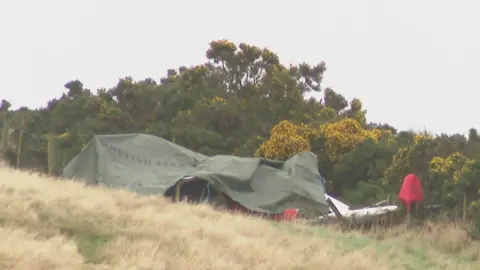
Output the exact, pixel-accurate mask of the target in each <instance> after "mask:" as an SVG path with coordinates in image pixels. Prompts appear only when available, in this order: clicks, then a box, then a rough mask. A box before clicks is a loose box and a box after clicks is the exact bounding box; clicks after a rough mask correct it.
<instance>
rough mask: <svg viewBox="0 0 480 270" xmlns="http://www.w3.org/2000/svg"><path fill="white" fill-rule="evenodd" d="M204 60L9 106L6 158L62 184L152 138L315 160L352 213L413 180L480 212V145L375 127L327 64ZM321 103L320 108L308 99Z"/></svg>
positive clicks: (246, 52)
mask: <svg viewBox="0 0 480 270" xmlns="http://www.w3.org/2000/svg"><path fill="white" fill-rule="evenodd" d="M206 58H207V61H206V62H205V63H203V64H199V65H196V66H190V67H185V66H182V67H179V68H177V69H169V70H168V71H167V74H165V76H164V77H162V78H161V79H160V80H159V81H158V82H157V81H155V80H154V79H152V78H147V79H144V80H141V81H134V80H133V79H132V78H130V77H125V78H121V79H119V81H118V83H117V85H115V86H114V87H112V88H110V89H104V88H102V89H98V90H96V92H95V93H94V92H93V91H92V90H90V89H87V88H85V87H84V86H83V84H82V82H80V81H79V80H72V81H70V82H68V83H66V84H65V85H64V86H65V88H66V91H65V93H63V94H62V95H61V97H58V98H54V99H52V100H50V101H49V102H48V103H47V104H46V105H45V106H44V107H42V108H39V109H30V108H27V107H21V108H19V109H17V110H11V105H10V103H9V102H8V101H6V100H2V102H1V104H0V119H1V127H2V133H1V134H2V137H1V139H2V141H1V145H0V150H1V155H2V156H3V159H5V160H6V161H7V162H8V163H10V164H11V165H12V166H17V167H18V168H22V169H35V170H39V171H43V172H48V173H51V174H59V173H60V172H61V169H62V168H63V167H64V166H65V165H66V164H67V163H68V162H69V161H70V160H71V159H72V158H73V157H74V156H75V155H76V154H78V153H79V152H80V151H81V149H82V148H83V147H84V146H85V144H86V143H87V142H88V141H89V140H90V139H91V138H92V136H93V135H94V134H114V133H147V134H153V135H156V136H159V137H162V138H165V139H167V140H170V141H172V142H174V143H177V144H179V145H182V146H184V147H186V148H189V149H191V150H193V151H197V152H200V153H202V154H205V155H217V154H227V155H237V156H247V157H251V156H261V157H266V158H271V159H286V158H288V157H290V156H292V155H293V154H295V153H297V152H299V151H311V152H313V153H315V154H316V155H317V157H318V165H319V171H320V174H321V175H322V176H323V177H324V179H325V180H326V181H325V182H326V188H327V190H328V192H329V194H331V195H334V196H339V197H341V198H343V199H344V200H346V201H348V202H350V203H352V204H353V205H367V204H371V203H374V202H377V201H379V200H384V199H385V198H386V197H387V196H389V195H390V196H396V195H397V193H398V190H399V188H400V186H401V183H402V180H403V177H404V176H405V175H406V174H408V173H411V172H413V173H416V174H417V175H418V176H419V177H420V178H421V180H422V183H423V185H424V189H425V203H426V204H440V205H442V206H444V207H446V208H448V209H452V210H459V209H462V211H464V213H465V215H469V214H471V213H473V212H475V211H478V208H480V194H479V191H480V137H479V135H478V133H477V131H476V130H475V129H474V128H472V129H470V131H469V134H468V136H467V137H465V136H463V135H461V134H454V135H446V134H429V133H428V132H413V131H409V130H406V131H398V130H397V129H395V128H394V127H393V126H391V125H389V124H386V123H372V122H369V121H368V119H367V113H366V110H365V108H364V107H363V105H362V102H361V100H360V99H358V98H353V99H352V100H347V99H346V98H345V97H344V96H342V95H341V94H340V93H338V92H336V91H335V90H333V89H331V88H322V87H321V84H322V79H323V76H324V73H325V71H326V65H325V63H323V62H322V63H318V64H315V65H311V64H307V63H302V64H299V65H285V64H282V63H281V62H280V59H279V57H278V55H277V54H276V53H274V52H272V51H270V50H269V49H267V48H259V47H257V46H254V45H249V44H245V43H240V44H238V45H237V44H234V43H232V42H230V41H228V40H217V41H212V42H211V43H210V44H209V48H208V49H207V51H206ZM310 92H321V95H322V98H321V99H320V100H318V99H315V98H306V94H308V93H310Z"/></svg>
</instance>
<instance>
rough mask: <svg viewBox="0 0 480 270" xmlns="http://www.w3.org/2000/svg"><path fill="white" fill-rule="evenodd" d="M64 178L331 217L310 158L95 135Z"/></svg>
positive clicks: (267, 210)
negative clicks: (212, 151)
mask: <svg viewBox="0 0 480 270" xmlns="http://www.w3.org/2000/svg"><path fill="white" fill-rule="evenodd" d="M63 176H64V177H65V178H70V179H76V180H78V181H83V182H85V183H86V184H89V185H104V186H107V187H114V188H127V189H130V190H133V191H135V192H138V193H140V194H147V195H149V194H163V195H165V196H167V197H171V198H172V199H173V198H176V199H177V200H179V199H181V198H183V197H184V196H187V197H189V199H190V200H192V201H202V200H203V198H207V199H208V200H209V201H216V203H221V201H222V198H223V203H226V204H229V203H230V205H231V204H232V203H233V204H234V205H235V206H236V207H237V208H238V207H240V208H244V209H248V210H250V211H252V212H256V213H263V214H274V215H275V214H277V215H278V214H279V213H282V212H284V211H286V210H288V209H300V210H302V211H308V212H309V213H312V214H316V215H322V214H325V213H328V212H329V206H328V204H327V201H326V198H325V189H324V186H323V185H322V182H321V181H319V179H321V176H320V174H319V173H318V163H317V157H316V156H315V154H313V153H311V152H301V153H298V154H297V155H295V156H293V157H291V158H290V159H288V160H286V161H273V160H267V159H263V158H244V157H236V156H226V155H218V156H212V157H208V156H205V155H202V154H199V153H196V152H193V151H191V150H189V149H186V148H184V147H182V146H179V145H177V144H175V143H172V142H170V141H167V140H165V139H162V138H159V137H156V136H153V135H147V134H115V135H95V136H94V137H93V138H92V140H91V141H90V142H89V143H88V144H87V145H86V146H85V147H84V149H83V150H82V151H81V152H80V153H79V154H78V155H77V156H76V157H75V158H73V159H72V160H71V161H70V162H69V164H68V165H67V166H66V167H65V169H64V171H63ZM212 198H215V199H212Z"/></svg>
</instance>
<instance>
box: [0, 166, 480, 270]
mask: <svg viewBox="0 0 480 270" xmlns="http://www.w3.org/2000/svg"><path fill="white" fill-rule="evenodd" d="M0 183H1V185H0V204H1V207H0V221H1V224H0V239H1V241H0V269H31V270H34V269H179V270H185V269H232V270H234V269H262V270H264V269H315V270H317V269H336V270H341V269H479V267H480V264H479V262H478V261H477V259H478V255H479V254H480V251H479V250H480V245H479V244H478V243H477V242H472V241H471V240H469V238H468V237H467V234H466V233H465V231H464V230H463V229H461V227H459V226H456V225H454V224H444V225H438V224H429V225H428V226H427V228H424V229H422V230H420V231H417V232H412V231H407V230H406V229H401V228H400V229H395V230H389V231H382V232H372V233H369V234H359V233H357V234H353V233H349V234H342V233H340V232H339V231H336V230H335V229H332V228H330V229H327V228H321V227H307V226H305V225H301V224H286V223H283V224H278V223H272V222H268V221H265V220H259V219H255V218H251V217H245V216H236V215H230V214H227V213H220V212H216V211H214V210H212V209H211V208H210V207H208V206H206V205H201V206H190V205H185V204H169V203H167V202H166V201H164V200H163V199H162V198H159V197H154V196H151V197H142V196H138V195H136V194H133V193H129V192H126V191H119V190H117V191H115V190H103V189H100V188H85V187H83V186H81V185H79V184H76V183H72V182H66V181H61V180H55V179H45V178H42V177H40V176H38V175H35V174H30V173H27V172H19V171H13V170H10V169H5V168H1V169H0Z"/></svg>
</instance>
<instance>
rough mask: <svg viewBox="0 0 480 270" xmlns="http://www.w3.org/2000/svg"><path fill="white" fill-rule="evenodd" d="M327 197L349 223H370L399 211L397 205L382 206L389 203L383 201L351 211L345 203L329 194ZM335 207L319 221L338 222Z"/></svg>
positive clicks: (319, 218)
mask: <svg viewBox="0 0 480 270" xmlns="http://www.w3.org/2000/svg"><path fill="white" fill-rule="evenodd" d="M325 197H326V198H327V200H329V201H330V202H331V204H333V206H334V207H335V208H336V210H338V212H339V214H340V215H341V216H342V217H343V218H345V219H347V220H349V221H355V222H360V223H363V222H368V221H372V220H375V219H377V218H379V217H381V216H383V215H385V214H387V213H391V212H394V211H396V210H397V209H398V206H396V205H386V206H382V204H385V203H386V202H387V201H386V200H385V201H382V202H379V203H376V204H375V205H373V206H372V207H365V208H360V209H351V207H350V206H348V205H346V204H345V203H343V202H341V201H339V200H337V199H335V198H333V197H332V196H329V195H328V194H325ZM332 208H333V207H331V206H330V212H329V213H328V214H326V215H325V216H320V217H318V220H319V221H326V220H329V219H332V220H336V219H338V214H336V213H335V209H332Z"/></svg>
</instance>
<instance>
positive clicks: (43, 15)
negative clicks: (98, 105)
mask: <svg viewBox="0 0 480 270" xmlns="http://www.w3.org/2000/svg"><path fill="white" fill-rule="evenodd" d="M478 14H480V2H479V1H475V0H471V1H467V0H463V1H462V0H457V1H452V0H450V1H445V0H422V1H418V0H417V1H414V0H404V1H386V0H377V1H373V0H372V1H358V0H350V1H346V0H345V1H342V0H331V1H325V0H311V1H306V0H296V1H266V0H264V1H260V0H257V1H253V0H243V1H241V2H238V1H229V0H223V1H221V0H217V1H214V0H203V1H198V0H197V1H194V0H189V1H187V0H175V1H159V0H156V1H155V0H142V1H140V0H139V1H133V0H131V1H123V0H115V1H113V0H96V1H94V0H82V1H80V0H77V1H72V0H58V1H54V0H42V1H38V0H29V1H28V0H15V1H1V2H0V79H1V86H0V99H7V100H9V101H10V102H11V103H12V104H13V107H14V108H18V107H20V106H28V107H39V106H44V105H46V103H47V101H48V100H50V99H51V98H53V97H58V96H59V95H60V94H61V93H62V91H64V89H63V85H64V84H65V83H66V82H67V81H69V80H74V79H78V80H80V81H82V82H83V84H84V86H85V87H87V88H90V89H92V90H96V89H97V88H100V87H106V88H109V87H112V86H114V85H115V84H116V83H117V82H118V79H119V78H120V77H124V76H132V77H133V78H134V79H135V80H141V79H144V78H147V77H152V78H153V79H155V80H157V81H158V80H159V78H161V77H162V76H164V75H165V74H166V70H167V69H168V68H176V67H179V66H181V65H187V66H188V65H194V64H200V63H203V62H204V61H205V60H206V58H205V50H206V48H207V46H208V43H209V42H210V41H211V40H217V39H222V38H227V39H230V40H231V41H234V42H235V43H239V42H247V43H250V44H253V45H257V46H260V47H265V46H266V47H268V48H270V49H271V50H273V51H274V52H276V53H278V54H279V56H280V59H281V61H282V62H283V63H285V64H288V63H298V62H302V61H306V62H308V63H311V64H315V63H317V62H320V61H322V60H323V61H325V62H326V63H327V72H326V74H325V80H324V83H323V87H332V88H334V89H335V90H336V91H338V92H340V93H341V94H343V95H344V96H346V97H347V98H348V99H351V98H353V97H358V98H360V99H361V100H362V101H363V102H364V105H365V107H366V109H367V110H368V114H367V117H368V118H369V120H371V121H379V122H388V123H390V124H393V125H394V126H395V127H397V128H399V129H410V128H413V129H416V130H419V129H424V128H426V129H427V130H430V131H433V132H446V133H454V132H459V133H466V132H467V131H468V129H469V128H470V127H476V128H480V123H479V121H478V120H477V119H478V112H477V107H478V104H479V102H478V97H477V96H478V95H477V93H478V91H479V90H480V80H478V79H475V75H477V73H478V72H479V67H478V63H480V37H479V35H478V33H479V28H480V16H478Z"/></svg>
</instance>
